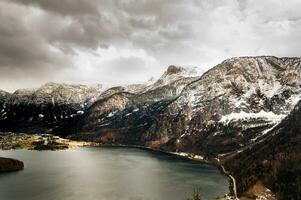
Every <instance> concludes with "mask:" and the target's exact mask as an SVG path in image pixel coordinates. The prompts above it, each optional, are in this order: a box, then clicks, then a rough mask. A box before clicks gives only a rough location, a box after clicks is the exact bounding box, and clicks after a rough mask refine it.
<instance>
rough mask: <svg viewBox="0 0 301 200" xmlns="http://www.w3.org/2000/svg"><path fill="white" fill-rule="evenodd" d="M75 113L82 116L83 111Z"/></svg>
mask: <svg viewBox="0 0 301 200" xmlns="http://www.w3.org/2000/svg"><path fill="white" fill-rule="evenodd" d="M76 113H77V114H79V115H82V114H84V111H82V110H79V111H77V112H76Z"/></svg>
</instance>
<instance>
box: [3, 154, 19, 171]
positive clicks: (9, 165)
mask: <svg viewBox="0 0 301 200" xmlns="http://www.w3.org/2000/svg"><path fill="white" fill-rule="evenodd" d="M22 169H24V163H23V162H22V161H19V160H16V159H12V158H3V157H0V172H11V171H18V170H22Z"/></svg>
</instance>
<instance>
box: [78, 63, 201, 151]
mask: <svg viewBox="0 0 301 200" xmlns="http://www.w3.org/2000/svg"><path fill="white" fill-rule="evenodd" d="M186 73H187V70H186V69H185V68H182V67H175V66H170V67H168V69H167V71H166V72H165V73H164V74H163V75H162V77H161V78H160V79H159V80H158V81H156V82H155V83H153V84H150V85H149V86H147V87H146V88H145V89H144V90H143V91H141V92H140V93H136V94H133V93H127V92H124V91H125V90H118V92H116V93H111V95H105V98H103V99H100V100H99V101H97V102H95V103H94V104H93V105H92V106H91V107H90V109H89V110H88V112H87V113H86V114H85V115H84V116H83V117H82V118H81V119H79V122H78V123H77V125H76V127H77V128H76V130H74V131H77V132H79V134H78V135H77V137H78V136H80V137H83V138H86V137H89V139H92V140H93V139H94V140H97V141H100V142H103V141H104V142H108V141H109V140H110V142H115V143H124V144H139V145H141V144H142V143H141V142H142V141H143V140H144V139H143V138H142V137H143V133H144V132H145V131H146V130H147V129H148V128H149V127H150V125H151V124H153V122H154V120H155V119H156V117H157V116H158V114H159V113H160V112H161V111H162V109H164V108H165V107H166V106H167V105H168V104H169V103H171V102H173V101H174V100H175V99H176V98H178V96H179V95H180V93H181V91H182V89H183V88H184V87H185V86H186V85H187V84H189V83H190V82H192V81H194V80H196V79H197V78H198V77H185V76H184V74H186ZM104 93H105V92H104ZM108 138H110V139H108ZM125 138H127V139H125ZM129 138H130V139H129Z"/></svg>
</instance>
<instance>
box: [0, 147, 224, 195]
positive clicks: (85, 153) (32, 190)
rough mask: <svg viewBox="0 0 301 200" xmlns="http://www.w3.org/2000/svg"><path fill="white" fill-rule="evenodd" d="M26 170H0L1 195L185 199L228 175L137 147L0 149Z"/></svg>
mask: <svg viewBox="0 0 301 200" xmlns="http://www.w3.org/2000/svg"><path fill="white" fill-rule="evenodd" d="M0 156H4V157H12V158H16V159H20V160H22V161H24V163H25V170H23V171H20V172H13V173H5V174H0V199H1V200H185V199H186V198H187V197H189V196H190V194H191V193H192V192H193V189H194V188H199V189H200V191H201V193H202V196H203V199H205V200H207V199H214V197H217V196H222V195H224V194H225V193H227V192H228V182H227V178H226V177H225V176H223V175H221V174H220V172H219V171H218V170H217V169H216V168H214V167H212V166H209V165H204V164H200V163H198V162H195V161H188V160H184V159H180V158H177V157H173V156H169V155H165V154H160V153H154V152H150V151H145V150H141V149H135V148H79V149H74V150H67V151H41V152H39V151H27V150H17V151H0Z"/></svg>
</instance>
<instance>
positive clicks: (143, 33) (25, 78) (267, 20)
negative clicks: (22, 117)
mask: <svg viewBox="0 0 301 200" xmlns="http://www.w3.org/2000/svg"><path fill="white" fill-rule="evenodd" d="M300 7H301V2H300V1H299V0H288V1H282V0H266V1H255V0H216V1H212V0H201V1H200V0H191V1H184V0H164V1H160V0H154V1H147V0H139V1H137V0H72V1H70V0H51V1H49V0H26V1H24V0H0V78H1V82H0V88H2V89H5V90H9V91H12V90H14V89H16V88H21V87H36V86H38V85H40V84H41V83H44V82H47V81H58V82H63V81H72V82H82V83H96V82H97V83H106V84H124V83H135V82H142V81H146V80H147V79H149V78H150V77H151V76H158V75H159V74H160V73H161V72H162V71H163V70H164V69H165V68H166V67H167V65H170V64H175V65H189V66H190V65H195V66H199V67H201V68H203V69H208V68H210V67H212V66H213V65H215V64H217V63H218V62H220V61H222V60H223V59H226V58H229V57H234V56H245V55H275V56H300V52H301V46H300V42H301V38H300V35H301V14H300V12H299V8H300Z"/></svg>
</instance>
